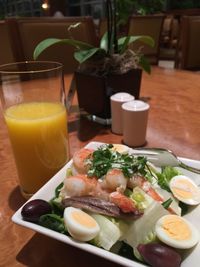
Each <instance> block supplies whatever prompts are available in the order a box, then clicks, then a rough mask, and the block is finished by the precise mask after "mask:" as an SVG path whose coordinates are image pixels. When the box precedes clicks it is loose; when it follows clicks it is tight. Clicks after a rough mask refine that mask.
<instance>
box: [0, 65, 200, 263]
mask: <svg viewBox="0 0 200 267" xmlns="http://www.w3.org/2000/svg"><path fill="white" fill-rule="evenodd" d="M69 79H70V77H66V84H68V83H69ZM140 96H141V98H142V99H145V101H147V102H148V103H149V104H150V112H149V120H148V129H147V143H146V146H147V147H164V148H168V149H171V150H173V151H174V152H175V153H176V154H177V155H178V156H182V157H186V158H192V159H196V160H200V74H199V73H193V72H187V71H178V70H172V69H162V68H158V67H154V68H153V69H152V74H151V75H147V74H143V78H142V85H141V94H140ZM76 103H77V100H76V97H75V99H74V101H73V106H72V108H71V112H70V114H69V120H68V126H69V140H70V154H71V155H72V154H73V153H74V152H75V151H76V150H78V149H80V148H81V147H83V146H84V145H86V144H87V143H88V142H90V141H101V142H107V143H121V142H122V136H121V135H115V134H113V133H112V132H111V130H110V127H105V126H102V125H99V124H97V123H94V122H91V121H88V120H87V119H85V118H81V119H80V117H79V113H78V107H77V104H76ZM0 125H1V127H0V140H1V141H0V168H1V170H0V176H1V177H0V229H1V230H0V231H1V234H0V244H1V245H0V246H1V249H0V266H2V267H4V266H6V267H9V266H13V267H14V266H31V267H37V266H38V267H39V266H48V267H51V266H54V267H55V266H60V267H61V266H70V267H73V266H82V267H84V266H92V265H93V266H95V267H98V266H104V267H112V266H117V264H115V263H112V262H109V261H105V260H104V259H102V258H100V257H97V256H95V255H92V254H88V253H86V252H83V251H80V250H78V249H76V248H73V247H70V246H68V245H66V244H64V243H61V242H59V241H56V240H54V239H51V238H49V237H46V236H43V235H41V234H38V233H35V232H33V231H32V230H29V229H25V228H23V227H20V226H18V225H15V224H14V223H12V222H11V216H12V215H13V214H14V212H15V211H16V210H17V209H18V208H19V207H20V206H21V205H22V204H23V203H24V202H25V200H24V199H23V198H22V196H21V195H20V192H19V187H18V180H17V173H16V167H15V163H14V159H13V155H12V150H11V145H10V142H9V139H8V133H7V129H6V126H5V122H4V119H3V115H2V112H1V113H0Z"/></svg>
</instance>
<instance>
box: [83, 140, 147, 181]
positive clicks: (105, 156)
mask: <svg viewBox="0 0 200 267" xmlns="http://www.w3.org/2000/svg"><path fill="white" fill-rule="evenodd" d="M112 147H113V146H112V145H103V146H100V147H99V148H98V149H97V150H95V151H94V152H93V157H92V158H91V159H87V164H88V166H89V171H88V176H96V177H98V178H101V177H103V176H104V175H105V174H106V173H107V172H108V170H110V169H113V168H116V169H121V170H122V172H123V174H124V176H125V177H127V178H130V177H132V176H133V174H140V175H143V176H145V175H146V173H147V171H146V163H147V159H146V158H145V157H134V156H133V155H129V154H128V153H126V154H121V153H119V152H117V151H114V150H112Z"/></svg>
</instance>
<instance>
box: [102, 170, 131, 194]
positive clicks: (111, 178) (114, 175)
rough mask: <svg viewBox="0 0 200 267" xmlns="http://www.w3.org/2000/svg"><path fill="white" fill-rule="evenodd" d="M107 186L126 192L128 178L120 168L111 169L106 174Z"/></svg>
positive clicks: (113, 189)
mask: <svg viewBox="0 0 200 267" xmlns="http://www.w3.org/2000/svg"><path fill="white" fill-rule="evenodd" d="M104 181H105V187H107V188H108V189H110V190H112V191H116V190H117V191H120V192H124V190H125V189H126V185H127V178H126V177H125V176H124V174H123V172H122V171H121V170H120V169H110V170H109V171H108V172H107V174H106V175H105V179H104Z"/></svg>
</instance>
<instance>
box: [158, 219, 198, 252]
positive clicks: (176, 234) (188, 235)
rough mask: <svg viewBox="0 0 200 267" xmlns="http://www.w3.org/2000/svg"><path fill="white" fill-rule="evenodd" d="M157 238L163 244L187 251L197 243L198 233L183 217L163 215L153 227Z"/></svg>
mask: <svg viewBox="0 0 200 267" xmlns="http://www.w3.org/2000/svg"><path fill="white" fill-rule="evenodd" d="M155 231H156V235H157V237H158V238H159V239H160V241H162V242H163V243H165V244H167V245H169V246H171V247H174V248H180V249H188V248H191V247H193V246H195V245H196V244H197V243H198V241H199V231H198V230H197V229H196V228H195V226H193V225H192V224H191V223H190V222H188V221H187V220H186V219H184V218H183V217H180V216H178V215H165V216H163V217H161V218H160V219H159V220H158V221H157V223H156V226H155Z"/></svg>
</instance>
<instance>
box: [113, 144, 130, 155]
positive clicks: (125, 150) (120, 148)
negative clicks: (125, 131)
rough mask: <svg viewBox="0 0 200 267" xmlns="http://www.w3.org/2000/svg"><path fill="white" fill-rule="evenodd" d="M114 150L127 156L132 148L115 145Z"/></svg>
mask: <svg viewBox="0 0 200 267" xmlns="http://www.w3.org/2000/svg"><path fill="white" fill-rule="evenodd" d="M112 150H113V151H117V152H119V153H120V154H127V153H129V150H130V148H129V147H128V146H126V145H121V144H113V147H112Z"/></svg>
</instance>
